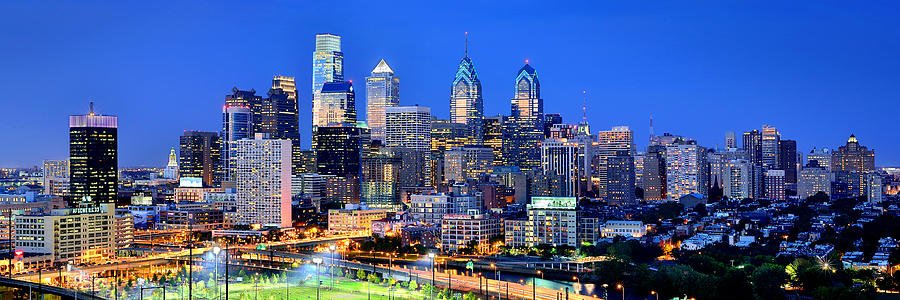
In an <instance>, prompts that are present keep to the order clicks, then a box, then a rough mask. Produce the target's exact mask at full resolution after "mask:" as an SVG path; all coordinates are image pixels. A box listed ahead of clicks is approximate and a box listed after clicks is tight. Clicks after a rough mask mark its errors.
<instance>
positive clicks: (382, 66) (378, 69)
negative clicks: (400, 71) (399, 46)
mask: <svg viewBox="0 0 900 300" xmlns="http://www.w3.org/2000/svg"><path fill="white" fill-rule="evenodd" d="M372 73H373V74H377V73H389V74H394V70H392V69H391V67H390V66H388V64H387V63H386V62H384V59H382V60H381V61H380V62H378V65H377V66H375V69H373V70H372Z"/></svg>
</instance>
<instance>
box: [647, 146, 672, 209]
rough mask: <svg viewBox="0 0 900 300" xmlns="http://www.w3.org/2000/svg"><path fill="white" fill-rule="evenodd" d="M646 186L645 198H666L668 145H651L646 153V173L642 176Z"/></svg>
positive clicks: (655, 199) (652, 199) (650, 199)
mask: <svg viewBox="0 0 900 300" xmlns="http://www.w3.org/2000/svg"><path fill="white" fill-rule="evenodd" d="M641 177H642V178H641V180H643V182H642V183H641V185H642V186H643V187H644V200H647V201H660V200H664V199H666V195H667V192H666V147H665V146H661V145H651V146H648V147H647V154H645V155H644V173H643V175H642V176H641Z"/></svg>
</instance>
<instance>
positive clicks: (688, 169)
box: [666, 143, 707, 201]
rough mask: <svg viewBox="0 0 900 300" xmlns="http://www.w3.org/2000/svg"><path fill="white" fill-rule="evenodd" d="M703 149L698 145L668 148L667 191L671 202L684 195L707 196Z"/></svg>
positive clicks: (681, 145) (679, 144) (685, 144)
mask: <svg viewBox="0 0 900 300" xmlns="http://www.w3.org/2000/svg"><path fill="white" fill-rule="evenodd" d="M703 152H704V151H703V148H701V147H700V146H698V145H697V144H696V143H678V144H674V145H669V146H666V191H667V193H668V194H667V197H668V199H669V200H670V201H677V200H678V199H680V198H681V197H682V196H684V195H688V194H693V193H698V194H703V195H706V192H707V191H706V183H705V182H704V178H703V171H702V170H701V168H702V167H703V165H704V163H703Z"/></svg>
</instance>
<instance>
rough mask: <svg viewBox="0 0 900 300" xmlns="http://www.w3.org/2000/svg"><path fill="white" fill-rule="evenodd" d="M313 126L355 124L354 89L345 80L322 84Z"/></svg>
mask: <svg viewBox="0 0 900 300" xmlns="http://www.w3.org/2000/svg"><path fill="white" fill-rule="evenodd" d="M319 97H320V103H319V110H318V115H319V119H318V122H317V123H313V125H315V126H355V125H356V91H355V90H354V89H353V84H351V83H350V82H347V81H338V82H327V83H325V84H324V85H322V91H321V93H320V95H319Z"/></svg>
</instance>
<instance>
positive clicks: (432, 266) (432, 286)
mask: <svg viewBox="0 0 900 300" xmlns="http://www.w3.org/2000/svg"><path fill="white" fill-rule="evenodd" d="M428 258H431V290H430V291H429V293H428V296H429V297H431V299H434V252H428Z"/></svg>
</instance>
